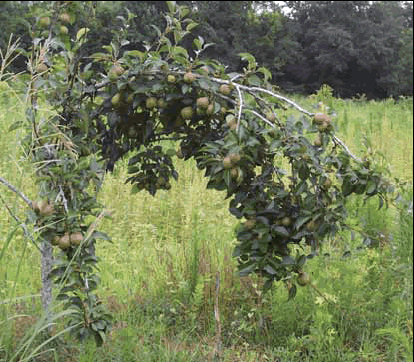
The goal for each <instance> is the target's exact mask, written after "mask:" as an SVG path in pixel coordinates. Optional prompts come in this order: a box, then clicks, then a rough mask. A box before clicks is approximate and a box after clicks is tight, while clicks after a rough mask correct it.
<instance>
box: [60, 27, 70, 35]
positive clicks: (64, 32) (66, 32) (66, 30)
mask: <svg viewBox="0 0 414 362" xmlns="http://www.w3.org/2000/svg"><path fill="white" fill-rule="evenodd" d="M60 33H61V34H63V35H66V34H68V33H69V29H68V28H67V27H66V26H64V25H62V26H61V27H60Z"/></svg>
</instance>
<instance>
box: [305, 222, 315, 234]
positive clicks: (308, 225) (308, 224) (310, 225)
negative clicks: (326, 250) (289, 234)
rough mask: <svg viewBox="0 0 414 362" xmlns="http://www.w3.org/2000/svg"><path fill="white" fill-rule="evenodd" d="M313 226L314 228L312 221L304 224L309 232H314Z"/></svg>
mask: <svg viewBox="0 0 414 362" xmlns="http://www.w3.org/2000/svg"><path fill="white" fill-rule="evenodd" d="M315 226H316V225H315V222H314V221H313V220H311V221H309V222H308V223H307V224H306V229H308V230H309V231H314V230H315Z"/></svg>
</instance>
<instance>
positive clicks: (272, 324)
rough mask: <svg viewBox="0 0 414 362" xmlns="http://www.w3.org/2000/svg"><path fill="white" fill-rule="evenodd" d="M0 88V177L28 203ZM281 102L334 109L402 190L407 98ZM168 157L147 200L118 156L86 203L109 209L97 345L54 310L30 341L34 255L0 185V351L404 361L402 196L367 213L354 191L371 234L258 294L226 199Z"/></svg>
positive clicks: (353, 209) (409, 251)
mask: <svg viewBox="0 0 414 362" xmlns="http://www.w3.org/2000/svg"><path fill="white" fill-rule="evenodd" d="M0 98H1V102H2V105H1V106H0V129H1V134H0V176H1V177H4V178H5V179H7V180H8V181H10V182H11V183H12V184H13V185H14V186H16V187H17V188H18V189H19V190H21V191H22V192H24V193H25V194H26V195H28V197H29V198H31V199H36V193H37V191H36V188H35V185H34V184H33V182H32V175H33V171H32V166H31V165H30V164H29V163H28V162H27V160H26V159H25V155H24V154H23V153H22V149H21V148H20V146H19V140H20V138H21V137H22V133H23V130H22V129H17V130H14V131H11V132H7V130H8V128H9V126H10V125H11V124H12V123H13V122H15V121H16V120H18V119H24V106H23V104H22V103H19V102H15V101H13V100H11V99H13V98H14V94H13V93H12V92H11V90H10V89H6V90H3V91H2V93H0ZM294 98H295V100H296V101H297V102H298V103H299V104H301V105H302V106H303V107H304V108H306V109H308V110H310V111H312V109H313V107H314V106H315V104H316V105H317V104H318V102H319V101H322V102H323V103H324V104H325V105H327V106H329V107H330V109H331V110H335V112H336V114H337V117H336V118H335V122H336V125H337V135H338V137H339V138H340V139H341V140H343V141H344V142H345V143H346V144H347V145H348V146H349V148H350V150H351V151H352V152H353V153H354V154H356V155H358V156H359V157H363V156H364V155H365V154H366V153H367V152H372V153H374V154H376V155H377V158H378V160H379V162H382V163H383V164H384V166H385V165H387V164H389V165H390V168H391V172H392V176H393V177H395V178H398V179H399V180H400V182H405V183H406V186H405V188H404V189H405V191H404V194H403V197H404V198H406V199H407V200H412V181H413V104H412V99H401V100H399V101H398V102H395V101H394V100H392V99H390V100H385V101H381V102H374V101H369V102H368V101H366V100H364V99H353V100H342V99H335V98H332V97H330V96H324V95H323V94H319V95H318V96H315V97H310V98H307V99H305V98H302V97H294ZM286 112H287V113H289V111H286ZM44 113H45V114H47V110H44ZM364 143H365V144H368V146H369V148H368V150H367V148H366V147H365V146H364ZM167 146H168V147H171V146H174V145H167ZM176 166H177V169H178V171H179V180H178V182H176V183H173V185H172V189H171V190H169V191H160V192H158V193H157V195H156V197H152V196H150V195H149V194H146V193H144V192H141V193H138V194H131V193H130V186H129V185H125V183H124V181H125V178H126V171H127V170H126V163H125V162H124V163H122V162H119V164H117V166H116V168H115V171H114V173H113V174H108V175H107V176H106V180H105V183H104V186H103V191H102V192H101V195H100V200H101V201H102V203H103V204H104V205H106V207H107V208H108V209H109V210H111V211H112V212H113V218H112V220H104V221H103V222H102V225H101V229H102V231H105V232H107V233H108V234H109V235H110V236H111V237H112V243H109V242H101V244H99V245H97V255H98V256H99V257H100V258H101V262H100V268H101V277H102V283H101V288H100V295H101V297H102V299H103V302H104V303H106V304H107V305H108V307H109V309H110V310H111V311H112V312H113V315H114V327H113V330H112V332H111V335H110V336H109V337H108V340H107V341H106V342H105V344H104V346H103V347H101V348H99V349H97V348H96V347H95V346H94V344H93V343H89V344H84V345H80V344H78V343H75V342H74V341H72V340H71V339H70V337H69V335H68V333H66V332H65V333H62V334H61V335H58V334H59V332H60V331H62V330H63V329H64V323H63V319H60V318H58V319H56V325H55V326H54V331H53V332H54V333H55V335H58V337H57V338H56V339H54V340H53V341H52V342H51V343H49V344H48V345H46V346H45V347H44V348H40V349H37V347H39V346H40V344H41V339H40V336H41V333H40V329H41V328H42V323H44V320H43V319H41V318H40V316H41V314H42V313H41V308H40V305H41V303H40V294H39V293H40V288H41V281H40V257H39V252H38V250H37V249H36V246H35V245H33V244H32V243H31V242H30V241H29V240H26V239H25V238H24V236H23V232H22V230H21V228H20V227H19V226H18V225H19V224H18V222H17V221H16V220H15V219H13V218H12V216H11V215H12V214H13V215H17V217H18V218H19V219H20V220H21V221H24V220H25V215H24V212H25V210H26V208H27V206H26V205H25V204H24V203H23V202H22V201H21V200H20V199H19V197H17V196H16V195H15V194H14V193H13V192H11V191H10V190H8V189H7V188H6V187H5V186H4V185H0V315H1V317H0V318H1V319H0V323H1V325H0V361H12V360H13V361H20V360H22V361H23V360H25V361H29V360H33V361H85V362H86V361H88V362H89V361H108V362H109V361H125V362H126V361H154V362H155V361H168V362H171V361H200V362H201V361H206V360H207V361H208V360H213V358H214V356H217V355H219V356H221V360H222V361H283V362H284V361H318V362H322V361H326V362H332V361H341V362H342V361H349V362H351V361H352V362H354V361H373V362H374V361H410V360H412V356H413V346H412V337H413V297H412V292H413V290H412V289H413V287H412V284H413V275H412V272H413V270H412V265H413V231H412V228H413V225H412V221H413V220H412V206H411V208H410V207H407V208H405V210H403V211H398V210H397V209H396V208H395V207H393V206H390V207H389V208H388V209H386V208H382V209H380V210H379V209H378V200H377V199H375V198H374V199H373V200H371V201H370V202H368V203H367V204H365V205H364V204H363V202H362V199H359V198H355V199H354V200H353V201H352V203H351V204H350V205H349V212H350V219H351V221H352V223H353V225H355V228H356V229H358V230H361V231H363V233H365V234H368V235H375V236H376V239H375V240H379V241H375V242H372V243H371V244H369V243H367V242H366V243H365V244H364V243H363V239H364V238H363V237H362V236H361V235H360V234H358V233H349V232H344V233H343V234H341V235H340V236H339V237H338V238H337V239H335V240H330V241H328V242H327V243H326V244H325V245H324V246H323V250H321V252H320V256H319V257H315V258H313V259H310V260H309V261H308V262H307V264H306V265H305V270H306V271H307V272H309V273H310V274H311V275H312V281H313V286H307V287H305V288H301V289H300V290H299V291H298V293H297V296H296V298H295V299H294V300H291V301H287V297H288V296H287V291H286V289H285V288H284V286H283V284H282V283H277V284H275V285H274V287H273V289H272V290H271V291H270V292H269V293H267V294H265V295H262V293H261V289H260V287H261V281H260V279H259V278H256V277H251V278H250V277H244V278H240V277H239V276H238V274H237V269H236V263H235V260H233V258H232V251H233V246H234V242H235V235H234V227H235V226H236V225H237V223H238V220H237V219H235V218H234V217H232V216H231V215H230V213H229V212H228V210H227V207H228V201H227V200H225V199H224V194H223V193H220V192H218V191H212V190H206V181H207V180H206V179H204V177H203V173H201V172H199V171H198V170H197V168H196V167H195V163H194V162H192V161H187V162H184V161H182V160H179V159H176ZM365 241H366V239H365ZM367 244H369V245H367ZM56 312H57V313H61V312H62V311H61V310H60V309H59V305H57V307H56ZM216 317H217V318H219V323H218V322H217V319H216ZM36 323H37V324H36ZM19 350H20V353H19V354H17V352H18V351H19ZM41 351H43V352H42V353H40V354H38V353H39V352H41ZM36 354H38V355H37V357H34V356H35V355H36ZM32 357H33V358H32ZM25 358H26V359H25Z"/></svg>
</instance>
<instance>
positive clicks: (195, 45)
mask: <svg viewBox="0 0 414 362" xmlns="http://www.w3.org/2000/svg"><path fill="white" fill-rule="evenodd" d="M193 45H194V47H195V48H196V49H197V50H201V47H202V45H201V42H200V40H199V39H197V38H195V39H194V40H193Z"/></svg>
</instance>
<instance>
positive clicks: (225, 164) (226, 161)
mask: <svg viewBox="0 0 414 362" xmlns="http://www.w3.org/2000/svg"><path fill="white" fill-rule="evenodd" d="M223 167H224V168H225V169H226V170H228V169H230V168H231V167H232V164H231V159H230V157H229V156H226V157H224V158H223Z"/></svg>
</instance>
